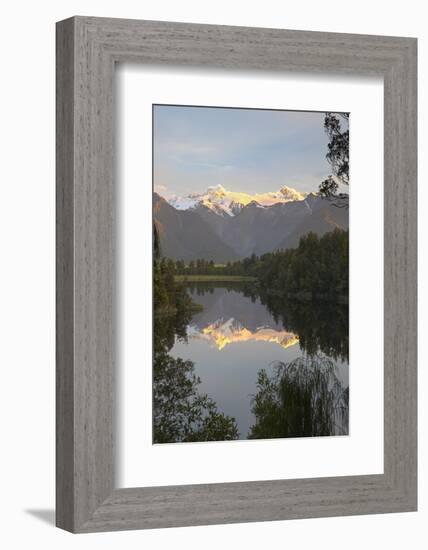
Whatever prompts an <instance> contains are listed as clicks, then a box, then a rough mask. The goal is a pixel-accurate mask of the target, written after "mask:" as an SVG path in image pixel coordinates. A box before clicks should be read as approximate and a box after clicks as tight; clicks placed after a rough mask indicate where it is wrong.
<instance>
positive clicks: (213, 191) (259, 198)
mask: <svg viewBox="0 0 428 550" xmlns="http://www.w3.org/2000/svg"><path fill="white" fill-rule="evenodd" d="M306 196H307V193H300V192H299V191H296V190H295V189H292V188H291V187H287V186H284V187H281V189H279V191H273V192H268V193H255V194H254V195H251V194H249V193H240V192H237V191H227V190H226V189H225V188H224V187H223V186H222V185H216V186H215V187H208V189H207V191H206V192H205V193H202V194H198V193H191V194H190V195H187V196H186V197H177V196H174V197H171V198H169V199H168V202H169V203H170V204H171V206H173V207H174V208H176V209H177V210H189V209H190V208H197V207H200V206H204V207H205V208H208V209H210V210H212V211H213V212H215V213H216V214H218V215H220V216H236V215H237V214H239V212H240V211H241V210H242V209H243V208H244V207H245V206H248V205H249V204H252V203H255V204H257V205H258V206H259V207H265V206H271V205H272V204H277V203H286V202H293V201H303V200H304V199H305V198H306Z"/></svg>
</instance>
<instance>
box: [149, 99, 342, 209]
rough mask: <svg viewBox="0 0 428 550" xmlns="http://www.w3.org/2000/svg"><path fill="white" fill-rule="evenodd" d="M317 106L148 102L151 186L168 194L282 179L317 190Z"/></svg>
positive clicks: (265, 186) (320, 175)
mask: <svg viewBox="0 0 428 550" xmlns="http://www.w3.org/2000/svg"><path fill="white" fill-rule="evenodd" d="M324 115H325V113H320V112H305V111H272V110H261V109H235V108H233V109H226V108H216V107H187V106H168V105H154V106H153V137H154V149H153V159H154V187H155V191H157V192H158V193H159V194H161V195H163V196H164V197H166V198H168V197H170V196H173V195H177V196H184V195H188V194H189V193H203V192H205V191H206V189H207V188H208V187H210V186H215V185H219V184H220V185H222V186H223V187H225V188H226V189H227V190H229V191H239V192H246V193H250V194H253V193H264V192H267V191H277V190H278V189H280V188H281V187H283V186H284V185H287V186H288V187H292V188H294V189H297V190H298V191H304V192H311V191H314V192H316V191H318V186H319V184H320V183H321V181H322V180H323V179H325V178H326V177H327V176H328V175H329V174H331V167H330V165H329V164H328V162H327V160H326V158H325V155H326V152H327V143H328V137H327V135H326V134H325V132H324V127H323V123H324Z"/></svg>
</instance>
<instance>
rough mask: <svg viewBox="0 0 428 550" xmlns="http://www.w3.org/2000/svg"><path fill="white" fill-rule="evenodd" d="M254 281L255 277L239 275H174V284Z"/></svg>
mask: <svg viewBox="0 0 428 550" xmlns="http://www.w3.org/2000/svg"><path fill="white" fill-rule="evenodd" d="M256 280H257V279H256V277H244V276H241V275H174V281H175V282H176V283H225V282H227V283H245V282H251V281H256Z"/></svg>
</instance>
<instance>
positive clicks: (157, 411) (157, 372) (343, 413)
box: [153, 283, 349, 443]
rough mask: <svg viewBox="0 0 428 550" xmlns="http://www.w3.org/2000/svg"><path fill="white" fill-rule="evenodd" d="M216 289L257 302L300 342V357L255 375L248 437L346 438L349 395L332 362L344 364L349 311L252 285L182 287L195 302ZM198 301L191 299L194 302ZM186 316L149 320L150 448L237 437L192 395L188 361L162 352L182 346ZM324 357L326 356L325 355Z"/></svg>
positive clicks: (194, 387) (230, 421)
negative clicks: (151, 336)
mask: <svg viewBox="0 0 428 550" xmlns="http://www.w3.org/2000/svg"><path fill="white" fill-rule="evenodd" d="M218 286H222V287H226V288H228V289H229V286H230V291H233V292H237V291H238V292H241V293H242V294H243V295H244V296H246V297H248V298H250V299H251V301H252V302H255V301H256V300H260V302H261V303H262V304H263V305H264V306H265V307H266V308H267V309H268V311H269V312H270V313H271V315H272V316H273V318H274V320H275V322H277V323H280V324H282V325H283V327H284V329H285V330H287V331H290V332H293V333H295V334H297V335H298V336H299V345H300V348H301V350H302V352H303V355H302V356H301V357H298V358H297V359H294V360H293V361H291V362H289V363H277V364H276V366H275V370H274V373H273V374H272V375H271V376H269V375H268V374H267V372H266V370H265V369H261V370H259V372H258V378H257V391H256V394H255V395H254V396H253V397H252V401H251V410H252V413H253V414H254V416H255V422H254V424H253V425H252V426H251V428H250V431H249V433H248V434H242V435H241V437H248V438H249V439H269V438H287V437H310V436H326V435H327V436H329V435H347V434H348V417H349V405H348V395H349V389H348V388H347V387H344V386H343V385H342V383H341V382H340V380H339V378H338V376H337V369H336V366H335V364H334V362H333V361H332V359H333V360H334V361H336V360H339V359H340V360H341V361H344V362H347V361H348V306H347V305H339V304H329V303H327V302H321V303H315V302H310V303H300V302H293V301H290V300H284V299H281V298H279V297H272V296H269V295H264V294H263V293H261V292H260V290H259V289H257V288H256V287H255V286H254V285H237V284H236V283H234V284H233V285H228V284H220V285H219V284H218V283H216V284H212V285H211V284H204V285H200V284H198V285H189V287H188V291H189V293H190V294H191V295H193V296H194V297H195V298H196V297H197V296H201V295H204V294H205V293H209V294H211V293H213V292H214V289H215V288H216V287H218ZM196 301H197V298H196ZM191 318H192V313H191V312H189V311H181V312H180V311H177V313H176V314H175V315H168V316H158V317H157V316H156V315H155V318H154V362H153V442H154V443H175V442H186V441H225V440H232V439H238V437H239V434H238V429H237V424H236V421H235V419H234V418H233V417H231V416H226V415H225V414H223V413H222V412H220V411H219V410H218V408H217V405H216V403H215V401H214V400H213V399H211V398H210V397H209V396H208V395H206V394H202V393H199V384H200V382H201V381H200V379H199V377H198V376H197V375H196V374H195V365H194V363H193V362H192V361H189V360H184V359H182V358H179V357H178V358H173V357H171V356H170V355H169V354H168V352H169V351H170V350H171V348H172V347H173V345H174V342H175V341H176V339H177V340H179V341H180V340H181V341H186V340H187V327H188V325H189V323H190V321H191ZM326 356H328V357H326Z"/></svg>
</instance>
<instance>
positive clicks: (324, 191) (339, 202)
mask: <svg viewBox="0 0 428 550" xmlns="http://www.w3.org/2000/svg"><path fill="white" fill-rule="evenodd" d="M341 118H342V120H343V121H344V128H342V124H341V120H340V119H341ZM324 129H325V132H326V134H327V135H328V138H329V143H328V152H327V154H326V158H327V160H328V162H329V163H330V165H331V168H332V171H333V175H330V176H328V178H327V179H325V180H324V181H323V182H322V183H321V184H320V186H319V190H320V194H321V196H323V197H325V198H327V199H329V200H332V204H333V205H334V206H338V207H339V208H344V207H345V208H347V207H348V195H345V194H343V193H341V194H337V190H338V188H339V184H338V182H340V183H343V184H345V185H349V113H341V114H340V115H336V114H333V113H326V114H325V118H324Z"/></svg>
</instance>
